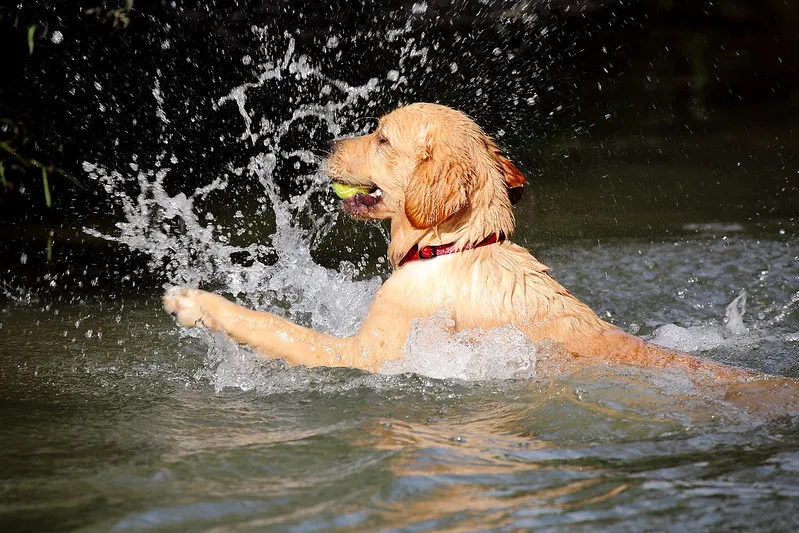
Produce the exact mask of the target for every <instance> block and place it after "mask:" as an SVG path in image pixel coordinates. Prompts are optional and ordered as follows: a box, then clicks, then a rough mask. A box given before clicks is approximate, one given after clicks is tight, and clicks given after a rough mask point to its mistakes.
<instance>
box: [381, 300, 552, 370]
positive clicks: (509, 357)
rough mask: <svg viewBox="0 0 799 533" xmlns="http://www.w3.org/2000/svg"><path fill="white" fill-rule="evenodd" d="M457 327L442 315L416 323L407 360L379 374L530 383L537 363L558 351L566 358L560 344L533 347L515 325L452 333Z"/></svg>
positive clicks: (391, 364) (406, 350) (407, 347)
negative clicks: (512, 380) (526, 381)
mask: <svg viewBox="0 0 799 533" xmlns="http://www.w3.org/2000/svg"><path fill="white" fill-rule="evenodd" d="M454 326H455V321H454V320H453V319H452V317H451V316H449V315H447V314H446V313H445V312H444V311H439V312H437V313H436V314H434V315H433V316H431V317H429V318H426V319H423V320H414V321H413V323H412V325H411V331H410V333H409V334H408V340H407V342H406V344H405V348H404V357H403V358H402V359H400V360H399V361H388V362H386V363H384V364H383V366H382V368H381V372H384V373H386V374H403V373H412V372H415V373H419V374H423V375H425V376H430V377H433V378H437V379H461V380H470V381H475V380H477V381H483V380H496V379H529V378H535V377H538V374H537V372H536V369H537V367H538V364H539V362H544V361H545V360H546V359H547V358H548V357H550V356H551V355H554V354H555V353H556V352H557V354H558V355H563V353H562V349H561V348H560V347H559V346H558V345H557V344H556V343H554V342H552V341H542V342H538V343H534V342H532V341H530V339H528V338H527V337H526V336H525V335H524V334H523V333H522V332H521V331H519V330H518V329H516V328H514V327H512V326H505V327H502V328H494V329H490V330H482V329H480V328H473V329H466V330H461V331H458V332H457V333H453V329H454ZM548 373H549V372H544V374H545V375H546V374H548Z"/></svg>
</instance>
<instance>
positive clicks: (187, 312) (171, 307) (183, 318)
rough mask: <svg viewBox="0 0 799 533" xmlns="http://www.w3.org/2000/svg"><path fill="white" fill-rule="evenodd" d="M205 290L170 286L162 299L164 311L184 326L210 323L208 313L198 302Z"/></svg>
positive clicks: (191, 326)
mask: <svg viewBox="0 0 799 533" xmlns="http://www.w3.org/2000/svg"><path fill="white" fill-rule="evenodd" d="M204 293H205V291H201V290H199V289H187V288H185V287H170V288H169V289H167V291H166V292H165V293H164V297H163V299H162V301H163V303H164V309H166V312H167V313H169V314H171V315H173V316H174V317H175V319H176V320H177V321H178V324H180V325H181V326H183V327H185V328H193V327H195V326H202V325H210V324H207V322H208V318H209V317H208V313H207V311H206V310H205V309H203V306H202V304H201V302H200V298H201V296H202V295H203V294H204Z"/></svg>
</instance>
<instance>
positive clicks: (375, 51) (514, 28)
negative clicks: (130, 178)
mask: <svg viewBox="0 0 799 533" xmlns="http://www.w3.org/2000/svg"><path fill="white" fill-rule="evenodd" d="M231 4H232V3H230V2H197V1H185V2H148V3H144V2H139V1H135V2H86V1H79V0H78V1H69V2H47V1H43V2H35V3H33V2H18V3H16V5H14V6H11V7H0V49H2V50H3V51H4V52H5V54H4V59H5V61H4V66H3V68H2V70H3V74H2V76H1V77H0V120H1V121H2V123H0V141H2V144H1V145H0V162H1V163H2V165H3V176H4V184H3V185H2V186H1V187H0V189H2V191H0V228H2V229H0V251H1V252H2V255H3V256H4V260H3V261H1V263H2V265H0V266H2V267H3V269H4V271H6V272H7V274H6V276H5V277H6V278H8V277H9V276H12V275H17V276H18V275H21V274H22V273H21V271H20V268H21V267H20V266H19V261H18V257H19V254H20V253H22V252H24V250H28V249H30V250H32V251H31V252H30V253H26V257H27V262H26V263H25V267H24V270H25V273H26V274H30V273H34V274H32V275H34V277H37V279H39V278H41V276H42V271H43V270H42V269H44V270H47V269H52V268H55V267H54V266H53V265H52V263H53V262H54V255H53V242H52V241H53V236H54V235H56V236H57V237H56V239H55V240H56V244H57V252H58V251H59V250H60V257H61V258H64V257H68V258H69V259H70V262H72V263H75V262H77V263H79V264H80V263H85V264H87V265H89V266H90V267H91V265H95V268H97V269H100V270H104V269H105V270H107V269H108V265H109V264H110V263H113V262H114V261H116V262H119V261H130V260H131V258H130V257H129V256H127V255H125V256H124V257H122V256H120V254H121V253H122V252H121V251H120V250H119V249H114V248H113V247H111V249H102V250H98V249H97V247H96V246H94V245H92V244H91V243H89V244H87V242H86V240H85V239H84V238H83V237H81V236H80V235H82V233H81V227H82V226H84V225H89V226H92V227H110V226H111V224H113V222H114V221H116V220H118V218H119V216H120V213H119V207H118V204H116V203H114V202H111V201H109V198H108V195H107V194H106V193H105V192H104V191H103V190H102V189H101V188H100V187H98V186H97V185H96V183H93V182H88V181H87V180H86V177H85V175H84V172H83V170H82V167H81V165H82V163H83V162H84V161H92V162H97V163H100V164H102V165H103V166H105V167H106V168H109V169H119V170H123V169H125V168H127V167H128V166H129V164H130V163H131V161H133V160H136V161H138V162H140V163H142V164H143V165H146V164H151V165H152V164H153V162H154V161H156V160H157V158H158V154H159V153H160V152H162V151H163V150H164V148H165V147H166V146H168V150H169V152H170V154H174V155H176V156H177V157H178V158H179V159H180V160H181V161H191V172H184V173H181V174H180V175H178V174H175V175H174V176H171V177H170V181H169V183H168V184H167V185H168V187H169V189H170V192H172V193H174V192H176V191H180V190H183V189H185V188H187V187H191V188H192V190H193V189H194V188H195V187H197V186H198V185H199V184H202V183H207V182H210V181H211V180H212V179H213V178H214V177H216V176H217V175H219V173H220V172H222V170H223V169H224V168H225V165H228V164H230V163H239V164H241V163H242V162H244V161H246V160H247V158H248V157H251V156H252V154H253V152H254V151H258V150H259V148H258V147H254V146H247V145H246V143H242V142H240V140H239V136H240V135H241V133H242V122H241V117H240V116H239V115H238V113H237V112H236V111H235V109H234V106H232V105H230V104H227V106H228V108H227V109H224V110H223V111H224V112H220V110H219V109H218V108H216V107H215V102H217V100H218V99H219V98H220V97H221V96H224V95H226V94H227V93H228V92H229V91H230V90H231V88H233V87H235V86H238V85H240V84H242V83H244V82H247V81H251V80H252V79H253V78H254V77H255V75H256V74H255V73H256V70H257V69H256V65H258V64H259V62H260V61H262V60H263V59H264V57H263V53H264V52H263V50H276V51H280V50H285V49H286V47H287V43H288V42H289V40H293V41H294V42H295V46H296V50H295V52H294V55H295V57H296V56H298V55H299V54H306V55H307V56H308V57H309V58H310V60H311V62H312V64H313V65H314V66H315V68H319V69H322V70H323V71H324V72H326V73H327V74H329V75H330V76H332V77H337V78H339V79H346V80H347V81H348V82H349V83H350V84H352V85H356V84H361V83H366V82H367V81H368V80H369V79H370V78H372V77H380V78H381V79H382V78H384V77H385V72H386V65H393V64H396V63H397V61H398V57H399V56H400V55H401V53H400V50H401V48H402V47H403V46H406V45H407V44H408V42H409V41H412V40H416V42H417V43H421V44H422V45H424V46H427V47H428V48H429V51H430V54H429V60H428V62H427V63H426V65H425V66H426V68H424V69H423V68H416V69H408V71H407V72H403V74H405V75H407V78H408V80H407V83H405V84H403V85H401V86H399V87H393V88H389V87H388V84H386V89H385V90H381V91H378V92H376V93H373V95H372V96H371V97H370V99H369V102H368V105H367V106H366V108H365V109H351V110H345V111H344V112H343V113H342V116H341V117H340V123H341V124H344V125H345V128H350V129H351V132H354V131H358V130H360V129H361V128H363V127H364V126H367V125H368V124H369V123H370V121H373V120H374V117H375V116H378V115H380V114H381V113H383V112H386V111H388V110H390V109H392V108H394V107H396V106H397V105H398V104H402V103H408V102H412V101H421V100H428V101H437V102H440V103H443V104H447V105H451V106H453V107H457V108H460V109H462V110H464V111H466V112H467V113H469V114H470V115H472V116H473V117H474V118H475V119H476V120H477V121H478V122H479V123H480V124H481V125H483V127H484V128H485V129H486V130H487V131H488V132H489V133H490V134H492V135H495V136H497V137H498V138H499V142H500V144H501V145H503V146H504V147H505V148H506V150H507V152H508V153H509V155H510V156H511V157H512V158H513V159H514V160H515V161H517V163H518V164H519V166H520V167H521V168H522V170H523V171H524V172H525V173H526V174H527V175H528V177H529V178H530V179H531V189H532V190H533V192H535V193H536V194H537V199H536V204H535V206H536V207H535V209H536V210H537V213H536V214H537V217H538V220H539V221H543V223H542V224H541V226H546V227H547V234H548V235H573V236H577V237H580V236H586V235H588V236H590V235H592V234H591V231H594V230H596V228H597V227H599V228H600V230H601V229H602V228H603V227H604V230H605V231H607V232H608V233H620V232H621V233H623V232H625V231H627V232H629V231H633V230H635V229H636V228H638V224H637V222H636V220H637V218H636V217H639V216H640V217H641V220H642V222H641V227H643V228H644V230H643V234H647V230H646V227H649V228H650V230H651V229H652V227H653V223H652V221H651V220H649V219H647V218H646V216H644V215H646V214H647V213H648V212H649V211H650V210H651V209H650V207H652V206H655V207H657V208H658V209H659V212H660V213H661V214H660V216H659V219H660V220H668V219H669V218H670V217H671V216H672V215H673V218H674V219H675V220H676V219H680V220H685V218H686V214H690V213H692V212H693V211H696V212H700V211H701V212H702V213H703V216H704V217H705V219H710V220H717V221H724V220H725V219H728V220H736V221H741V220H742V219H749V220H753V219H758V218H760V219H763V220H766V219H772V218H775V217H776V218H779V217H782V218H791V217H794V216H796V214H797V204H798V202H797V188H796V187H797V181H799V180H798V179H797V178H798V177H799V176H798V175H797V174H796V170H797V168H799V166H798V165H799V162H798V161H797V159H796V155H795V154H796V153H797V152H796V147H797V142H796V132H795V131H794V130H795V127H796V119H795V117H796V116H797V107H799V83H797V82H798V81H799V75H798V74H797V66H799V61H798V60H799V31H797V30H799V7H798V6H797V5H796V3H795V2H788V1H781V0H780V1H778V0H763V1H758V0H737V1H733V0H717V1H714V2H709V1H701V0H660V1H632V0H631V1H623V0H596V1H589V0H585V1H576V0H575V1H573V0H551V1H526V2H524V1H522V2H520V1H504V0H500V1H493V2H482V1H479V0H460V1H458V0H431V1H429V2H426V4H425V5H426V9H424V10H420V9H419V7H418V5H417V6H416V7H414V5H415V4H418V3H415V2H408V1H400V0H389V1H380V2H377V1H375V2H368V1H360V2H343V3H327V2H307V1H301V0H284V1H241V2H237V3H235V5H231ZM253 26H257V27H260V28H264V29H265V31H264V32H262V33H261V35H260V36H259V35H256V33H254V32H253V31H252V30H251V28H252V27H253ZM397 28H406V29H405V31H404V32H403V33H402V35H401V36H400V37H399V38H398V39H397V40H396V41H394V42H389V41H388V40H387V39H386V36H387V35H388V33H389V32H390V31H391V30H392V29H397ZM56 32H60V33H61V36H62V38H61V39H58V38H54V35H56ZM331 36H335V37H336V39H338V46H337V47H336V50H335V51H333V52H331V50H330V49H328V48H326V45H327V43H328V42H329V39H330V37H331ZM165 43H167V44H165ZM245 55H251V56H252V62H251V63H249V64H245V62H243V61H242V57H243V56H245ZM277 55H280V54H279V53H278V54H277ZM452 63H456V64H457V67H458V68H457V71H454V72H453V69H452ZM156 79H158V80H159V81H160V87H161V91H162V94H163V99H164V104H163V109H164V111H165V112H166V113H167V116H169V117H170V124H169V125H168V126H166V127H165V126H164V124H163V123H162V122H161V121H160V119H159V118H158V116H157V105H156V100H155V98H154V97H153V83H154V80H156ZM294 89H295V86H293V85H291V84H286V85H285V86H284V87H283V89H282V90H277V91H272V92H270V93H269V94H264V95H263V98H259V99H258V100H257V101H253V100H252V99H251V100H250V101H249V102H248V104H249V105H250V106H251V108H252V113H253V116H254V117H256V118H258V117H266V118H275V117H285V116H286V115H287V114H289V115H290V113H291V110H292V109H293V107H294V105H295V102H296V100H295V95H294V94H293V90H294ZM478 89H479V90H478ZM251 96H252V95H251ZM320 98H321V97H320ZM306 133H307V135H297V136H296V138H295V139H291V138H289V139H287V141H286V142H287V143H288V144H289V145H290V144H291V143H294V144H295V145H296V146H297V147H307V148H311V149H316V150H317V151H319V152H321V151H322V150H323V149H324V146H325V143H326V142H327V140H328V139H329V137H330V135H329V133H327V132H326V131H323V130H320V129H318V128H316V129H315V128H313V127H309V129H308V131H307V132H306ZM343 133H344V134H346V133H348V132H347V131H344V132H343ZM261 150H263V149H262V148H261ZM279 165H280V168H279V172H277V173H276V175H278V176H280V180H281V181H280V186H281V190H282V191H283V192H284V193H285V194H289V193H290V192H296V191H298V190H301V189H302V187H304V186H305V184H304V182H303V181H302V179H300V178H301V176H302V175H304V174H307V171H308V169H307V168H305V166H303V165H301V164H299V163H298V162H297V161H296V160H292V159H291V158H287V159H286V160H285V161H280V162H279ZM297 166H298V167H299V168H295V167H297ZM42 169H44V170H45V171H46V174H47V178H48V180H47V181H48V184H49V189H50V193H51V198H52V200H51V205H50V206H49V207H48V206H47V205H46V203H45V190H44V185H43V183H44V182H43V180H42ZM609 169H610V170H609ZM697 169H700V170H702V169H703V172H698V171H697ZM608 176H613V178H612V180H608V179H607V177H608ZM603 180H604V181H603ZM563 191H570V192H568V195H567V196H565V197H563V196H562V194H566V193H564V192H563ZM625 191H627V192H625ZM628 191H634V192H635V191H637V192H638V193H641V192H642V191H648V192H649V193H651V194H648V195H647V196H646V197H645V198H644V197H642V198H643V199H640V200H639V199H637V198H636V197H635V194H634V193H629V192H628ZM685 191H690V192H685ZM730 191H732V192H730ZM234 192H235V187H234ZM244 192H250V190H249V189H247V188H246V185H244V184H242V189H240V196H241V195H242V194H243V193H244ZM244 195H246V194H244ZM618 195H622V196H624V198H627V201H626V205H627V207H625V208H623V209H621V211H620V212H621V216H622V217H623V216H624V215H625V214H626V215H628V218H627V220H626V222H624V223H620V222H619V220H618V217H615V218H614V219H613V220H615V222H614V221H613V220H611V219H608V220H605V219H604V218H602V217H597V216H594V215H590V213H589V215H590V216H589V215H586V216H587V217H588V218H586V219H585V220H582V219H581V218H580V216H581V211H580V209H579V208H577V207H574V208H573V212H572V215H573V216H571V217H562V216H561V217H559V215H561V214H562V208H561V207H558V208H557V209H558V210H559V211H558V213H555V209H556V207H554V206H562V205H564V204H565V205H583V206H585V209H586V210H587V212H591V210H592V209H594V208H596V206H597V205H600V204H602V203H603V202H606V201H610V200H612V201H614V202H616V201H617V196H618ZM650 201H651V202H654V203H653V204H652V206H650V205H649V204H648V202H650ZM531 205H532V204H531ZM664 205H665V206H666V208H665V209H664ZM672 205H673V206H674V209H671V207H669V206H672ZM709 205H710V206H711V207H712V209H711V208H709V207H708V206H709ZM548 206H549V207H548ZM224 207H225V206H222V208H224ZM529 209H532V207H529ZM566 209H569V208H568V207H567V208H566ZM639 211H640V212H639ZM520 218H521V220H520V223H521V225H522V229H524V228H525V225H526V227H527V233H526V234H525V233H523V234H524V235H528V236H529V237H527V238H530V239H534V238H539V237H540V235H539V234H537V233H536V231H537V230H536V229H535V228H533V226H532V225H531V223H527V222H525V219H524V217H520ZM564 220H565V221H566V222H564ZM537 227H539V226H536V228H537ZM630 228H632V230H631V229H630ZM653 231H654V230H653ZM32 243H33V244H32ZM59 246H60V248H58V247H59ZM323 248H324V246H322V247H321V248H320V249H323ZM327 249H328V251H329V249H330V246H328V248H327ZM342 253H343V252H342ZM104 254H105V255H104ZM55 255H56V257H55V262H58V261H57V260H58V257H59V253H56V254H55ZM323 255H324V254H323ZM345 255H346V254H345ZM98 257H102V260H99V259H97V258H98ZM120 257H122V258H120ZM134 263H135V261H134ZM334 263H335V262H334Z"/></svg>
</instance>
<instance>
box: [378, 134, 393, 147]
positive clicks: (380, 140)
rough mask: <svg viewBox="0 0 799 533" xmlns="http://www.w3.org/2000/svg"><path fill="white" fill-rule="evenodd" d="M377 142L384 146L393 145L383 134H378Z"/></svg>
mask: <svg viewBox="0 0 799 533" xmlns="http://www.w3.org/2000/svg"><path fill="white" fill-rule="evenodd" d="M377 144H381V145H383V146H390V145H391V143H390V142H388V139H386V138H385V137H384V136H383V135H378V136H377Z"/></svg>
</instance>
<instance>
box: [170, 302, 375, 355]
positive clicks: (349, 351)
mask: <svg viewBox="0 0 799 533" xmlns="http://www.w3.org/2000/svg"><path fill="white" fill-rule="evenodd" d="M163 302H164V308H165V309H166V310H167V312H169V313H171V314H173V315H175V318H176V319H177V321H178V323H180V325H182V326H184V327H187V328H191V327H195V326H205V327H207V328H209V329H212V330H214V331H220V332H223V333H226V334H227V335H229V336H230V337H232V338H233V339H234V340H236V341H238V342H240V343H242V344H246V345H248V346H250V347H252V348H254V349H255V350H257V351H258V352H259V353H261V354H262V355H266V356H270V357H282V358H283V359H285V360H286V361H288V362H289V363H291V364H295V365H305V366H354V367H358V368H365V365H364V361H362V357H359V355H360V353H359V352H360V351H361V350H359V349H358V342H357V340H356V338H355V337H350V338H347V339H340V338H338V337H333V336H331V335H326V334H324V333H319V332H316V331H314V330H312V329H308V328H305V327H302V326H298V325H297V324H293V323H291V322H289V321H288V320H284V319H282V318H280V317H279V316H276V315H273V314H272V313H266V312H258V311H253V310H251V309H247V308H246V307H242V306H240V305H237V304H234V303H233V302H231V301H229V300H227V299H225V298H223V297H222V296H220V295H218V294H213V293H210V292H206V291H201V290H198V289H187V288H178V287H173V288H171V289H169V290H168V291H167V292H166V294H164V298H163ZM359 363H361V364H359Z"/></svg>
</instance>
